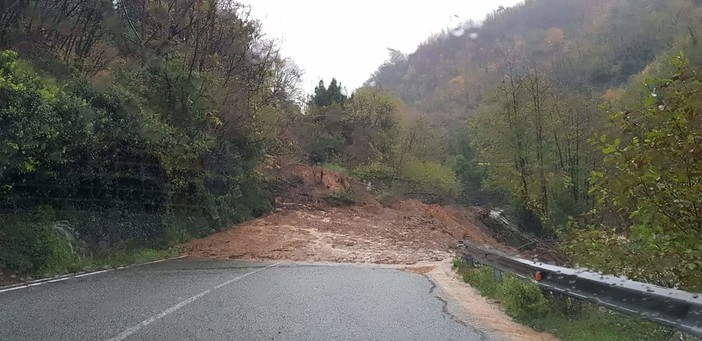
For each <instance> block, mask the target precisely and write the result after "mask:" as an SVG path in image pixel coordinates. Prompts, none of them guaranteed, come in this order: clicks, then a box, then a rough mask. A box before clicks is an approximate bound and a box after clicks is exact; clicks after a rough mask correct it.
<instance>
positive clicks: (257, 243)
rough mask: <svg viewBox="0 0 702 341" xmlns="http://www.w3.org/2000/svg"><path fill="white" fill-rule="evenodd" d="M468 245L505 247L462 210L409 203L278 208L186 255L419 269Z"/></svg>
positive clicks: (187, 248) (190, 247) (189, 247)
mask: <svg viewBox="0 0 702 341" xmlns="http://www.w3.org/2000/svg"><path fill="white" fill-rule="evenodd" d="M462 239H468V240H471V241H473V242H476V243H479V244H483V245H491V246H498V245H499V244H498V243H497V242H496V241H495V240H494V239H492V238H491V237H490V236H489V235H487V234H485V233H484V232H483V231H481V230H480V229H478V228H477V227H476V226H475V225H474V224H472V223H471V222H470V220H469V218H468V216H467V215H466V214H465V213H463V212H462V211H460V210H458V209H456V208H451V207H442V206H438V205H427V204H423V203H421V202H419V201H416V200H405V201H398V202H395V203H393V204H391V205H390V207H382V206H379V205H365V206H351V207H330V206H327V207H324V208H320V207H309V206H304V205H298V206H297V207H295V208H287V209H282V208H278V209H277V212H274V213H272V214H270V215H268V216H266V217H264V218H261V219H257V220H254V221H251V222H248V223H246V224H243V225H241V226H238V227H236V228H232V229H229V230H227V231H224V232H220V233H217V234H214V235H211V236H209V237H206V238H203V239H199V240H195V241H192V242H190V243H187V244H185V245H183V246H182V249H183V251H184V252H186V253H187V254H189V255H192V256H199V257H214V258H236V259H286V260H294V261H330V262H355V263H380V264H415V263H418V262H425V261H438V260H443V259H447V258H451V257H453V256H454V252H455V249H456V246H457V244H458V241H459V240H462Z"/></svg>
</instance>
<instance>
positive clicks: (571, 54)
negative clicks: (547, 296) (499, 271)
mask: <svg viewBox="0 0 702 341" xmlns="http://www.w3.org/2000/svg"><path fill="white" fill-rule="evenodd" d="M701 22H702V3H701V2H700V1H696V0H672V1H658V0H596V1H595V0H570V1H562V0H529V1H524V2H523V3H521V4H520V5H517V6H515V7H512V8H500V9H498V10H496V11H494V12H493V13H491V14H490V15H488V16H487V17H486V18H485V19H484V20H483V21H481V22H479V23H475V22H468V23H465V24H464V25H463V26H460V27H456V28H454V29H452V30H447V31H446V32H444V33H442V34H439V35H436V36H433V37H431V38H429V39H428V40H427V41H426V42H425V43H423V44H421V45H420V46H419V47H418V48H417V50H416V52H414V53H412V54H409V55H403V54H401V53H397V51H394V52H393V53H392V54H391V58H390V60H388V61H387V62H386V63H384V64H383V65H381V66H380V67H379V68H378V70H377V71H376V72H375V73H374V74H373V76H372V77H371V79H369V80H368V82H367V85H368V86H374V87H381V88H383V89H385V90H386V91H390V92H392V93H394V94H395V95H397V96H399V97H400V98H401V99H402V101H403V102H404V103H405V104H406V105H407V106H408V107H410V108H411V109H412V110H414V111H416V112H419V113H421V114H420V115H419V116H420V117H422V119H424V120H425V121H426V122H428V124H429V126H430V127H431V128H430V129H432V130H433V131H434V132H435V134H436V136H440V137H441V144H442V145H443V146H444V152H445V153H446V154H448V156H447V157H446V160H450V161H448V163H449V164H451V165H452V167H453V169H454V170H455V172H456V177H457V179H458V181H459V182H460V184H461V188H462V192H461V194H460V196H459V198H460V200H462V201H463V202H466V203H476V202H477V203H480V204H485V205H489V206H497V207H502V208H504V209H505V211H506V213H507V214H508V216H510V217H511V218H512V219H514V221H516V222H517V225H518V227H519V228H520V229H522V230H523V231H526V232H529V233H532V234H535V235H538V236H541V237H544V238H549V239H550V238H553V239H557V240H559V241H560V243H561V248H562V249H563V250H564V251H565V252H566V253H567V254H568V256H569V258H570V260H571V261H572V262H573V263H579V264H583V265H587V266H590V267H593V268H596V269H598V270H602V271H607V272H609V273H616V274H622V275H627V276H633V277H636V278H638V279H641V280H644V281H654V282H657V283H661V284H662V285H672V284H671V283H683V285H685V286H688V287H691V288H698V287H699V285H700V283H702V282H701V280H702V279H700V278H699V276H697V275H696V274H695V272H694V271H695V270H694V269H698V268H699V267H700V266H701V265H702V254H700V252H697V251H694V250H696V249H697V246H696V244H695V240H696V237H695V236H699V233H700V226H702V225H700V224H702V220H701V217H702V199H701V197H700V195H699V193H700V191H702V187H701V184H702V157H701V156H700V152H701V150H700V148H699V146H700V141H702V120H701V119H700V117H701V115H702V114H701V113H700V110H699V98H700V93H702V89H701V88H700V84H701V83H700V66H701V65H702V46H701V45H700V43H699V36H700V33H702V27H701V26H700V23H701ZM663 240H665V242H661V241H663ZM661 243H663V244H661ZM662 245H663V246H662ZM642 255H643V256H642ZM673 260H674V261H673ZM650 264H657V265H656V266H655V267H651V266H650ZM674 264H678V265H677V266H676V265H674ZM679 264H687V269H683V267H682V266H679ZM634 268H642V269H644V268H645V269H646V270H645V271H644V270H642V271H632V270H631V269H634ZM670 278H676V280H674V281H672V282H671V281H669V279H670ZM676 285H677V284H676Z"/></svg>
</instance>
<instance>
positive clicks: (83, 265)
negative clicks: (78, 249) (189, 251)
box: [0, 248, 179, 285]
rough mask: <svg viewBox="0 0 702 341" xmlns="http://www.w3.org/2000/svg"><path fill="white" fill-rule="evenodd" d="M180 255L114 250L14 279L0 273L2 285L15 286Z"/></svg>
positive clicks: (172, 251) (58, 263) (55, 263)
mask: <svg viewBox="0 0 702 341" xmlns="http://www.w3.org/2000/svg"><path fill="white" fill-rule="evenodd" d="M178 254H179V250H178V249H177V248H168V249H163V250H157V249H151V248H145V249H139V250H112V251H110V252H107V253H106V254H105V255H103V256H100V257H90V256H83V257H72V259H63V260H56V261H53V262H52V264H51V265H49V266H47V267H45V268H43V269H42V270H40V271H38V272H35V273H32V274H25V275H16V274H15V275H14V277H10V274H11V273H2V272H0V275H2V276H0V285H8V284H14V283H17V282H18V281H25V280H31V279H36V278H48V277H54V276H60V275H65V274H69V273H77V272H88V271H97V270H105V269H114V268H117V267H120V266H126V265H132V264H139V263H146V262H150V261H154V260H159V259H166V258H172V257H176V256H178Z"/></svg>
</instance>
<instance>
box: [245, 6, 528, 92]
mask: <svg viewBox="0 0 702 341" xmlns="http://www.w3.org/2000/svg"><path fill="white" fill-rule="evenodd" d="M241 2H243V3H245V4H249V5H251V10H252V15H253V17H254V18H256V19H259V20H260V21H261V22H262V23H263V28H264V32H265V33H266V34H267V37H268V38H274V39H277V40H279V41H281V42H282V52H283V54H284V55H285V56H286V57H291V58H292V59H293V60H294V61H295V62H296V63H297V64H298V65H299V66H300V67H301V68H302V69H303V70H304V71H305V77H304V81H303V87H304V90H305V91H306V92H311V91H312V89H313V88H314V86H315V85H316V84H317V83H318V82H319V80H320V79H324V80H325V81H326V83H327V84H328V82H329V80H331V78H332V77H335V78H336V79H338V80H339V81H340V82H341V83H342V85H344V86H345V87H346V88H347V89H348V91H353V90H354V89H356V88H357V87H359V86H361V85H362V84H363V82H364V81H366V80H367V79H368V78H369V76H370V75H371V73H372V72H373V71H375V70H376V69H377V68H378V66H380V64H382V63H383V62H384V61H385V60H386V59H388V50H387V48H393V49H397V50H400V51H402V52H405V53H412V52H414V51H415V50H416V48H417V46H418V45H419V44H420V43H421V42H423V41H425V40H426V39H427V38H428V37H429V36H430V35H431V34H433V33H439V32H441V30H442V29H444V28H448V27H456V26H458V25H459V24H461V23H463V22H464V21H466V20H468V19H473V20H478V21H479V20H482V19H483V18H484V17H485V15H486V14H487V13H490V12H491V11H492V10H494V9H496V8H497V7H499V6H500V5H502V6H505V7H508V6H513V5H515V4H517V3H520V2H522V0H462V1H460V0H411V1H410V0H353V1H349V0H345V1H341V0H241Z"/></svg>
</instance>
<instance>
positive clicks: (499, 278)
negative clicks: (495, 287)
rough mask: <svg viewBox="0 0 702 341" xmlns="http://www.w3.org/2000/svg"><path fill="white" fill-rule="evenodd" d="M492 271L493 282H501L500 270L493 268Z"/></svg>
mask: <svg viewBox="0 0 702 341" xmlns="http://www.w3.org/2000/svg"><path fill="white" fill-rule="evenodd" d="M493 272H494V273H495V282H497V283H501V282H502V271H500V270H497V269H493Z"/></svg>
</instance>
